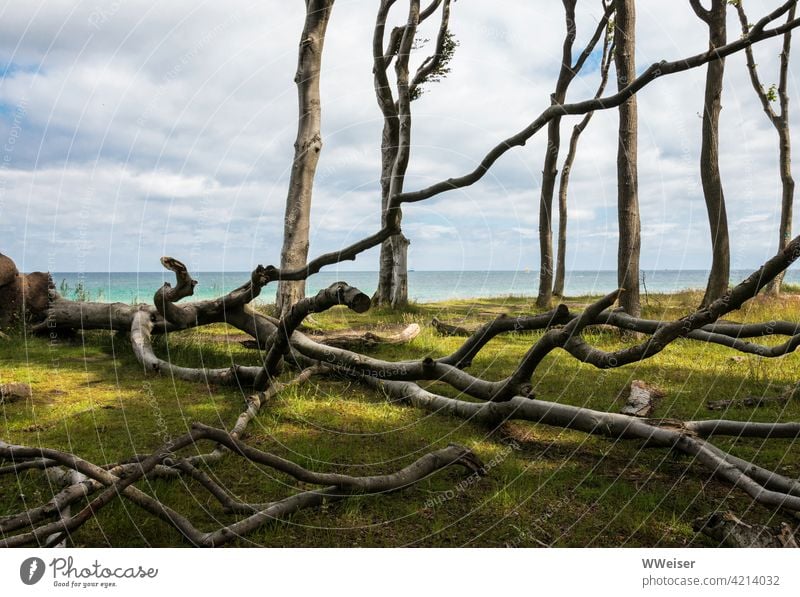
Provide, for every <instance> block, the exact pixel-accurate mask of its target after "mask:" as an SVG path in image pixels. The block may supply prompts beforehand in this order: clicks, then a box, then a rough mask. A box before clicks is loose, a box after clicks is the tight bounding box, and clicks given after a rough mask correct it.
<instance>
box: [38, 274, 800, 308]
mask: <svg viewBox="0 0 800 597" xmlns="http://www.w3.org/2000/svg"><path fill="white" fill-rule="evenodd" d="M751 273H752V270H736V271H734V272H732V273H731V282H732V283H737V282H739V281H741V280H743V279H744V278H745V277H747V276H748V275H749V274H751ZM193 276H194V278H195V279H196V280H197V281H198V282H199V283H198V285H197V286H196V287H195V298H199V299H205V298H213V297H216V296H220V295H221V294H224V293H225V292H227V291H229V290H231V289H233V288H236V287H237V286H240V285H241V284H243V283H244V282H245V281H246V280H247V279H248V278H249V277H250V274H249V272H199V273H194V274H193ZM538 276H539V274H538V272H536V271H528V272H522V271H518V272H512V271H490V272H487V271H483V272H481V271H465V272H455V271H448V272H444V271H443V272H434V271H412V272H409V283H408V286H409V296H410V298H411V299H412V300H415V301H418V302H435V301H444V300H450V299H464V298H480V297H499V296H509V295H513V296H535V295H536V289H537V286H538V279H539V278H538ZM707 276H708V272H707V271H704V270H658V271H645V272H643V281H644V286H643V287H642V290H643V291H644V289H645V287H646V290H647V291H648V292H653V293H656V292H658V293H661V292H675V291H679V290H685V289H687V288H705V284H706V279H707ZM377 279H378V273H377V272H363V271H362V272H353V271H348V272H336V271H331V272H321V273H319V274H316V275H315V276H313V277H312V278H311V279H310V280H308V282H307V289H306V290H307V294H311V293H315V292H317V291H318V290H320V289H322V288H325V287H327V286H330V285H331V284H333V283H334V282H336V281H339V280H344V281H346V282H348V283H349V284H350V285H351V286H356V287H357V288H359V289H361V290H362V291H363V292H365V293H367V294H370V295H371V294H372V293H373V292H374V291H375V287H376V285H377ZM53 280H54V282H55V284H56V289H57V290H58V291H59V292H61V294H62V295H64V296H65V297H67V298H85V299H86V300H93V301H108V302H117V301H118V302H123V303H133V302H148V303H149V302H152V299H153V293H154V292H155V291H156V289H157V288H158V287H159V286H161V285H162V284H163V283H164V282H165V281H168V282H174V278H173V276H172V274H171V273H170V272H167V271H164V272H109V273H103V272H87V273H75V272H71V273H54V274H53ZM616 280H617V275H616V272H613V271H572V272H568V273H567V280H566V294H567V296H578V295H585V294H601V293H607V292H610V291H612V290H614V288H616V284H617V281H616ZM786 281H787V282H791V283H800V271H794V270H789V272H788V273H787V275H786ZM260 300H262V301H264V302H272V301H274V300H275V286H273V285H270V286H269V287H267V289H265V292H263V294H262V295H261V297H260Z"/></svg>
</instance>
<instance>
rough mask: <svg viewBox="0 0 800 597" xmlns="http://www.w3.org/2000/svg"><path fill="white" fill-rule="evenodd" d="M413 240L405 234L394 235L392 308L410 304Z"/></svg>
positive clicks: (400, 307)
mask: <svg viewBox="0 0 800 597" xmlns="http://www.w3.org/2000/svg"><path fill="white" fill-rule="evenodd" d="M410 244H411V241H410V240H408V239H407V238H406V237H405V236H404V235H402V234H397V235H395V236H393V237H392V255H393V256H392V259H393V260H394V269H393V270H392V308H393V309H402V308H403V307H406V306H407V305H408V245H410Z"/></svg>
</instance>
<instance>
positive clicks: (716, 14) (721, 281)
mask: <svg viewBox="0 0 800 597" xmlns="http://www.w3.org/2000/svg"><path fill="white" fill-rule="evenodd" d="M689 2H690V4H691V6H692V9H693V10H694V12H695V13H696V14H697V16H698V17H700V19H701V20H702V21H703V22H704V23H705V24H706V25H707V26H708V49H709V51H714V50H715V49H716V48H719V47H722V46H724V45H725V43H726V41H727V26H726V17H727V8H728V2H727V0H711V8H708V9H706V8H704V7H703V5H702V4H701V2H700V0H689ZM724 74H725V59H724V58H722V59H720V60H715V61H714V62H709V63H708V70H707V71H706V88H705V95H704V99H703V138H702V144H701V146H700V180H701V182H702V184H703V196H704V197H705V200H706V209H707V210H708V223H709V226H710V228H711V252H712V259H711V273H710V274H709V276H708V285H707V286H706V293H705V296H704V297H703V304H704V305H706V304H708V303H710V302H712V301H715V300H716V299H718V298H719V297H721V296H722V295H723V294H725V291H726V290H727V289H728V284H729V283H730V275H731V271H730V270H731V250H730V239H729V235H728V214H727V212H726V210H725V195H724V193H723V189H722V178H721V176H720V172H719V114H720V111H721V110H722V79H723V76H724Z"/></svg>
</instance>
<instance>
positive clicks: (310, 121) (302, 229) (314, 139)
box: [276, 0, 334, 314]
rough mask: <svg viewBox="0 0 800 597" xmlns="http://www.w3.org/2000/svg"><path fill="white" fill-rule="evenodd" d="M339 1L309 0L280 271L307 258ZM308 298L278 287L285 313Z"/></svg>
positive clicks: (290, 286) (296, 288) (300, 286)
mask: <svg viewBox="0 0 800 597" xmlns="http://www.w3.org/2000/svg"><path fill="white" fill-rule="evenodd" d="M333 3H334V0H307V1H306V20H305V26H304V27H303V35H302V37H301V38H300V51H299V55H298V59H297V74H296V75H295V78H294V80H295V83H296V84H297V99H298V107H299V119H298V125H297V138H296V140H295V144H294V160H293V161H292V173H291V176H290V179H289V192H288V195H287V197H286V217H285V221H284V230H283V249H282V251H281V269H294V268H298V267H302V266H303V265H305V263H306V259H307V258H308V233H309V223H310V215H311V196H312V190H313V185H314V175H315V173H316V171H317V162H318V161H319V152H320V151H321V150H322V133H321V130H320V122H321V103H320V95H319V79H320V70H321V67H322V48H323V44H324V41H325V31H326V29H327V27H328V20H329V18H330V14H331V8H332V7H333ZM304 296H305V281H304V280H301V281H291V282H290V281H282V282H280V283H279V284H278V293H277V297H276V302H277V308H278V310H279V312H280V313H281V314H285V313H287V312H288V310H289V309H290V308H291V306H292V305H293V304H295V303H296V302H297V301H298V300H300V299H301V298H303V297H304Z"/></svg>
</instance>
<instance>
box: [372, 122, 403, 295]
mask: <svg viewBox="0 0 800 597" xmlns="http://www.w3.org/2000/svg"><path fill="white" fill-rule="evenodd" d="M397 135H398V127H397V116H396V115H395V116H385V117H384V121H383V135H382V137H381V226H386V208H387V207H388V206H389V191H390V187H391V182H392V168H393V167H394V162H395V159H396V158H397V144H398V137H397ZM393 278H394V252H393V251H392V239H391V238H387V239H386V240H385V241H383V243H381V255H380V262H379V272H378V288H377V290H376V291H375V294H374V295H373V297H372V302H373V303H374V304H376V305H389V304H391V302H392V280H393Z"/></svg>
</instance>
